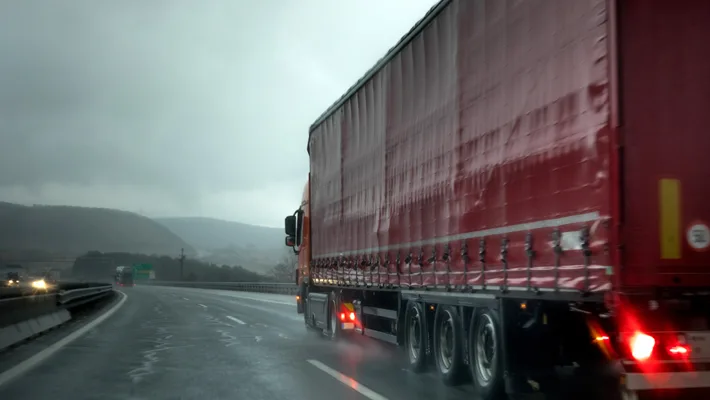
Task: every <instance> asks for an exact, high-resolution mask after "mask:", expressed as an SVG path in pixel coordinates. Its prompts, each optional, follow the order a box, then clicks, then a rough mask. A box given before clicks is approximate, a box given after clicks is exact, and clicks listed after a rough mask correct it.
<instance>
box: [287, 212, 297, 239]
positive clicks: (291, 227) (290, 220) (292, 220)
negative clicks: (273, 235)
mask: <svg viewBox="0 0 710 400" xmlns="http://www.w3.org/2000/svg"><path fill="white" fill-rule="evenodd" d="M284 225H285V227H286V229H285V230H286V234H287V235H288V236H296V216H295V215H289V216H288V217H286V219H285V220H284Z"/></svg>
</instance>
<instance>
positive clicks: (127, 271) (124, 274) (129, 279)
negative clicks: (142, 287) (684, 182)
mask: <svg viewBox="0 0 710 400" xmlns="http://www.w3.org/2000/svg"><path fill="white" fill-rule="evenodd" d="M115 282H116V284H117V285H118V286H128V287H132V286H135V283H134V280H133V267H130V266H124V265H122V266H118V267H116V275H115Z"/></svg>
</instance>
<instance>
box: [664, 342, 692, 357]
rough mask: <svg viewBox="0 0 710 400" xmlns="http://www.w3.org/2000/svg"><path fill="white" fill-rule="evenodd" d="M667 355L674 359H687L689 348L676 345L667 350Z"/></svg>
mask: <svg viewBox="0 0 710 400" xmlns="http://www.w3.org/2000/svg"><path fill="white" fill-rule="evenodd" d="M668 354H670V355H672V356H674V357H687V356H688V355H690V346H688V345H684V344H678V345H675V346H671V347H669V348H668Z"/></svg>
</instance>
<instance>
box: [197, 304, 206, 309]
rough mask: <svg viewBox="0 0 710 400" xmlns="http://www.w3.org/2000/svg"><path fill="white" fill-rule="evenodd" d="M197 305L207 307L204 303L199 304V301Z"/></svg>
mask: <svg viewBox="0 0 710 400" xmlns="http://www.w3.org/2000/svg"><path fill="white" fill-rule="evenodd" d="M197 305H198V306H200V307H202V308H207V306H206V305H204V304H199V303H198V304H197Z"/></svg>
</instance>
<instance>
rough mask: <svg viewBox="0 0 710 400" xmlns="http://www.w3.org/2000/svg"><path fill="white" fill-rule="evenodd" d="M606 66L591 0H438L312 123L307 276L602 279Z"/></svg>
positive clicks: (440, 280)
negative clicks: (444, 2) (382, 61)
mask: <svg viewBox="0 0 710 400" xmlns="http://www.w3.org/2000/svg"><path fill="white" fill-rule="evenodd" d="M608 75H609V65H608V37H607V10H606V1H604V0H583V1H574V2H549V1H544V0H535V1H526V2H519V1H500V0H458V1H457V0H454V1H451V2H449V4H448V6H446V7H445V8H443V11H441V12H440V13H439V14H438V15H437V16H436V17H435V18H434V19H433V21H432V22H431V23H429V24H428V25H427V26H426V27H425V28H424V29H422V30H421V32H420V33H419V34H418V35H417V36H416V37H415V38H414V39H413V40H412V41H411V42H410V43H409V44H408V45H406V46H405V47H404V48H403V49H402V50H401V51H400V52H399V53H398V54H397V55H396V56H394V57H393V58H392V59H391V61H390V62H388V63H387V64H386V65H385V66H384V67H383V68H381V69H380V70H379V72H377V73H376V74H375V76H374V77H373V78H372V79H370V80H369V81H368V82H367V83H365V85H363V86H362V87H361V88H360V89H359V90H358V91H357V92H356V93H355V94H354V95H353V96H352V97H350V99H349V100H348V101H346V102H345V103H344V105H343V106H342V107H341V108H340V110H338V111H336V112H335V113H333V114H332V115H331V116H329V117H328V118H327V119H326V120H325V121H324V122H323V123H321V124H320V125H317V126H315V127H314V129H313V131H312V133H311V139H310V142H309V148H310V154H311V179H312V181H311V185H312V187H311V194H312V204H311V206H312V219H311V223H312V232H313V233H314V237H313V243H312V252H313V258H314V267H315V269H314V274H315V276H316V277H320V278H321V279H325V280H330V281H331V282H333V281H335V282H338V283H342V282H344V283H350V284H365V283H374V284H389V285H398V286H432V285H453V284H458V285H460V284H463V283H466V284H469V285H483V284H485V285H505V286H518V287H526V286H531V287H538V288H555V287H559V288H563V289H574V290H591V291H603V290H608V289H610V286H611V285H610V279H609V278H610V272H611V271H612V268H611V266H610V258H609V255H608V252H607V250H608V246H609V243H607V242H608V238H609V229H610V226H609V224H608V223H607V222H608V220H609V218H610V217H611V215H610V213H611V197H610V184H609V180H610V175H611V174H612V173H613V171H611V170H610V166H609V165H610V163H609V161H610V152H611V146H610V134H611V133H610V132H611V131H610V129H609V122H608V121H609V119H610V118H609V92H608V90H609V88H608V82H609V79H608ZM585 230H588V232H589V235H585V234H584V233H583V232H585ZM555 235H557V236H555ZM555 237H557V238H559V240H555ZM556 244H557V245H558V246H556ZM555 248H557V251H556V250H555ZM529 250H530V251H529ZM585 254H587V255H586V256H585Z"/></svg>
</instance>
